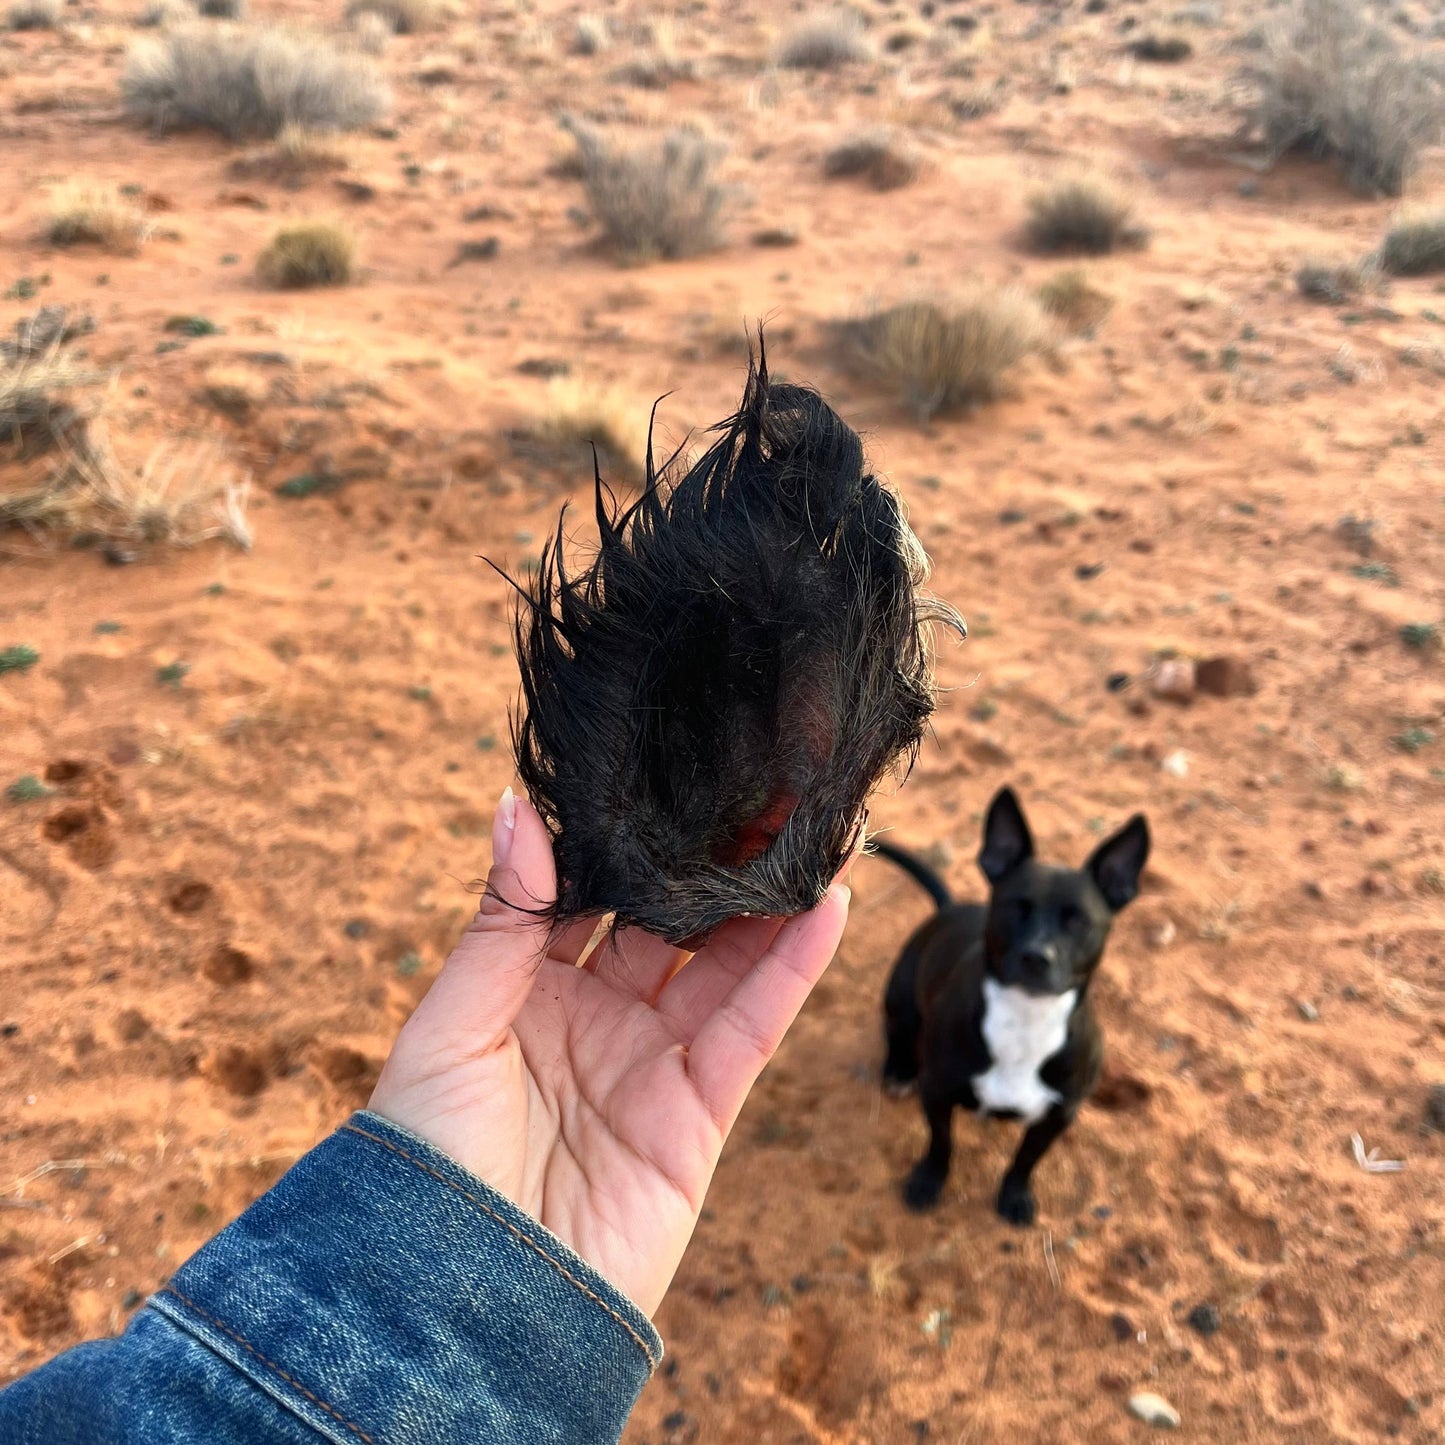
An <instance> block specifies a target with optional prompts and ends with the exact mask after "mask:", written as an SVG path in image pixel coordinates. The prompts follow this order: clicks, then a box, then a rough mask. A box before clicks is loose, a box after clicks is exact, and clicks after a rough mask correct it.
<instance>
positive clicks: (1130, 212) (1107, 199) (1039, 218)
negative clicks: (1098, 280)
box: [1025, 177, 1149, 256]
mask: <svg viewBox="0 0 1445 1445" xmlns="http://www.w3.org/2000/svg"><path fill="white" fill-rule="evenodd" d="M1025 232H1026V235H1027V237H1028V242H1029V245H1030V246H1032V247H1033V249H1034V250H1036V251H1046V252H1054V253H1059V252H1064V253H1068V252H1072V253H1075V254H1082V255H1091V256H1101V255H1104V254H1105V253H1107V252H1109V251H1118V250H1121V249H1124V248H1133V249H1137V248H1139V247H1141V246H1144V245H1147V244H1148V241H1149V231H1148V229H1147V227H1144V226H1141V225H1139V224H1138V223H1137V222H1136V221H1135V220H1134V203H1133V201H1132V200H1130V199H1129V197H1127V196H1125V195H1123V194H1122V193H1121V192H1119V191H1118V190H1116V189H1115V188H1114V187H1113V186H1112V185H1110V184H1109V183H1108V182H1107V181H1103V180H1099V179H1097V178H1095V177H1079V178H1076V179H1072V180H1064V181H1057V182H1055V183H1054V184H1053V185H1051V186H1050V187H1048V189H1047V190H1043V191H1039V192H1037V193H1036V194H1035V195H1033V196H1032V197H1030V199H1029V219H1028V223H1027V226H1026V228H1025Z"/></svg>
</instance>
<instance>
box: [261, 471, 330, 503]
mask: <svg viewBox="0 0 1445 1445" xmlns="http://www.w3.org/2000/svg"><path fill="white" fill-rule="evenodd" d="M340 487H341V478H340V477H338V476H335V475H333V474H332V473H330V472H302V473H301V474H300V475H299V476H295V477H287V479H286V480H285V481H284V482H282V483H281V485H280V486H279V487H277V488H276V495H277V496H278V497H291V498H297V497H320V496H324V495H325V494H326V493H328V492H334V491H337V490H339V489H340Z"/></svg>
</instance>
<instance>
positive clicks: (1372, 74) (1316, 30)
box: [1245, 0, 1445, 196]
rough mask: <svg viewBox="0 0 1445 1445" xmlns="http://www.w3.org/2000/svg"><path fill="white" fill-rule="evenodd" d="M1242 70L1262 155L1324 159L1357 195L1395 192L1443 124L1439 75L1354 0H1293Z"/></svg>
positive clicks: (1443, 81) (1443, 86) (1444, 96)
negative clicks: (1331, 161) (1250, 95)
mask: <svg viewBox="0 0 1445 1445" xmlns="http://www.w3.org/2000/svg"><path fill="white" fill-rule="evenodd" d="M1259 41H1260V48H1259V55H1258V57H1257V59H1255V60H1254V61H1252V62H1251V64H1250V66H1249V67H1248V68H1247V70H1246V72H1245V74H1246V78H1247V79H1248V80H1249V82H1250V83H1251V84H1252V85H1253V87H1254V89H1255V92H1256V95H1255V101H1254V105H1253V108H1252V112H1251V123H1252V124H1253V125H1254V127H1255V128H1256V129H1257V130H1258V131H1259V133H1260V134H1261V135H1262V137H1263V140H1264V143H1265V146H1266V147H1267V148H1268V150H1269V152H1270V154H1271V156H1273V157H1276V158H1277V157H1279V156H1282V155H1284V154H1286V153H1288V152H1291V151H1297V152H1303V153H1304V154H1307V155H1313V156H1317V157H1326V156H1331V157H1333V158H1334V159H1335V160H1336V161H1337V162H1338V163H1339V166H1340V170H1341V172H1342V174H1343V175H1344V178H1345V181H1346V183H1347V184H1348V185H1349V186H1350V188H1351V189H1352V190H1354V191H1357V192H1358V193H1359V194H1361V195H1367V196H1372V195H1386V196H1398V195H1399V194H1400V193H1401V191H1402V190H1403V189H1404V186H1405V182H1406V181H1408V180H1409V178H1410V176H1411V175H1412V174H1413V173H1414V172H1415V170H1416V169H1417V168H1418V166H1419V163H1420V155H1421V152H1422V151H1423V150H1424V148H1425V147H1426V146H1428V145H1432V144H1433V143H1434V142H1435V141H1436V140H1438V139H1439V137H1440V134H1441V129H1442V123H1445V72H1442V70H1441V68H1440V66H1439V65H1438V63H1436V62H1433V61H1432V60H1431V59H1430V58H1429V57H1428V56H1426V55H1425V54H1423V53H1422V54H1420V55H1415V56H1406V55H1404V54H1402V53H1401V51H1400V48H1399V46H1398V44H1397V43H1396V41H1395V38H1394V36H1393V35H1391V34H1390V32H1389V31H1387V30H1386V29H1385V28H1384V27H1383V26H1381V25H1379V24H1377V23H1375V22H1374V21H1373V20H1371V19H1370V18H1369V16H1368V15H1367V13H1366V12H1365V10H1364V8H1363V6H1362V4H1361V3H1360V0H1295V3H1294V4H1293V5H1292V6H1291V7H1290V8H1289V10H1288V11H1287V12H1286V13H1285V14H1283V15H1281V16H1278V17H1276V18H1275V19H1274V20H1272V21H1271V22H1268V23H1266V24H1265V25H1264V26H1263V27H1262V28H1261V30H1260V32H1259Z"/></svg>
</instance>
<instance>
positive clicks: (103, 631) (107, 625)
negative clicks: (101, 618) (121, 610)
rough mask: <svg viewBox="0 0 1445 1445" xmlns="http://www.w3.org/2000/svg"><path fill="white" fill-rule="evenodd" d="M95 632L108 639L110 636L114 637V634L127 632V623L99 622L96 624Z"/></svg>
mask: <svg viewBox="0 0 1445 1445" xmlns="http://www.w3.org/2000/svg"><path fill="white" fill-rule="evenodd" d="M95 630H96V632H97V633H98V634H99V635H100V636H101V637H108V636H110V635H112V634H113V633H116V632H124V631H125V623H123V622H97V623H96V624H95Z"/></svg>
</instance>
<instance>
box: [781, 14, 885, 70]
mask: <svg viewBox="0 0 1445 1445" xmlns="http://www.w3.org/2000/svg"><path fill="white" fill-rule="evenodd" d="M872 58H873V47H872V46H871V45H870V44H869V43H868V37H867V36H866V35H865V34H864V33H863V26H862V25H861V23H860V22H859V20H858V17H857V15H855V14H854V13H853V12H852V11H851V10H829V11H823V12H822V13H820V14H817V15H810V16H809V17H808V18H807V19H805V20H801V21H799V23H798V24H797V25H795V26H794V27H793V28H792V29H791V30H790V31H788V33H787V34H786V35H785V36H784V37H783V39H782V43H781V44H780V45H779V46H778V51H777V62H778V64H779V65H781V66H783V67H784V68H785V69H788V70H837V69H838V67H839V66H842V65H851V64H854V63H855V62H857V61H862V60H871V59H872Z"/></svg>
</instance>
